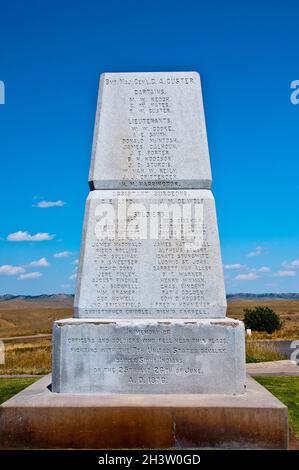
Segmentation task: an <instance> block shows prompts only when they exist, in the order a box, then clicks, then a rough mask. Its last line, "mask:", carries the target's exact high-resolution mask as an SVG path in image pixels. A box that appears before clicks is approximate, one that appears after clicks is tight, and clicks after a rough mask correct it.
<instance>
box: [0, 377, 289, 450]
mask: <svg viewBox="0 0 299 470" xmlns="http://www.w3.org/2000/svg"><path fill="white" fill-rule="evenodd" d="M50 383H51V376H50V375H48V376H46V377H44V378H42V379H40V380H38V381H37V382H36V383H35V384H33V385H31V386H30V387H28V388H26V389H25V390H23V391H22V392H20V393H19V394H18V395H16V396H14V397H13V398H11V399H10V400H8V401H7V402H5V403H3V405H2V406H1V407H0V448H1V449H136V448H145V449H153V448H155V449H169V448H215V449H287V446H288V413H287V407H286V406H285V405H283V404H282V403H281V402H280V401H279V400H277V399H276V398H275V397H274V396H273V395H271V393H269V392H268V391H267V390H266V389H265V388H264V387H262V386H261V385H259V384H258V383H257V382H255V381H254V380H253V379H251V378H247V390H246V393H245V394H242V395H235V396H232V395H223V394H219V395H213V394H176V395H173V394H155V395H149V394H136V395H134V394H112V393H110V394H107V393H105V394H91V395H86V394H64V393H53V392H51V387H50Z"/></svg>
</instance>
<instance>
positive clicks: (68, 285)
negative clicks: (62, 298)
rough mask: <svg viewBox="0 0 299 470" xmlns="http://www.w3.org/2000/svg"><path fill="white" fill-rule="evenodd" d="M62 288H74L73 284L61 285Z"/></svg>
mask: <svg viewBox="0 0 299 470" xmlns="http://www.w3.org/2000/svg"><path fill="white" fill-rule="evenodd" d="M61 287H63V289H70V288H71V287H72V285H71V284H61Z"/></svg>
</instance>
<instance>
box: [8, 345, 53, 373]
mask: <svg viewBox="0 0 299 470" xmlns="http://www.w3.org/2000/svg"><path fill="white" fill-rule="evenodd" d="M50 370H51V341H50V340H45V341H40V342H34V343H29V342H28V343H15V344H14V343H8V344H6V345H5V364H0V375H1V374H2V375H4V374H9V375H11V374H47V373H48V372H50Z"/></svg>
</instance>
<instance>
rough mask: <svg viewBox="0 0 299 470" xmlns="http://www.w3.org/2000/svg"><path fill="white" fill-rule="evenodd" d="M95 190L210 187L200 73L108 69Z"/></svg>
mask: <svg viewBox="0 0 299 470" xmlns="http://www.w3.org/2000/svg"><path fill="white" fill-rule="evenodd" d="M89 184H90V187H91V189H122V188H124V189H125V188H127V189H129V188H131V189H139V188H143V189H182V188H186V189H188V188H191V189H192V188H193V189H210V187H211V169H210V159H209V150H208V143H207V135H206V126H205V118H204V109H203V101H202V91H201V83H200V76H199V74H198V73H197V72H144V73H143V72H142V73H104V74H102V75H101V78H100V88H99V97H98V104H97V112H96V122H95V130H94V140H93V150H92V160H91V167H90V174H89Z"/></svg>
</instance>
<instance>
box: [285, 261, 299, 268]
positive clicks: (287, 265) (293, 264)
mask: <svg viewBox="0 0 299 470" xmlns="http://www.w3.org/2000/svg"><path fill="white" fill-rule="evenodd" d="M282 266H283V267H284V268H285V269H291V270H293V269H299V259H294V260H293V261H284V262H283V263H282Z"/></svg>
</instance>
